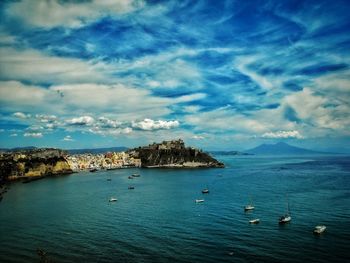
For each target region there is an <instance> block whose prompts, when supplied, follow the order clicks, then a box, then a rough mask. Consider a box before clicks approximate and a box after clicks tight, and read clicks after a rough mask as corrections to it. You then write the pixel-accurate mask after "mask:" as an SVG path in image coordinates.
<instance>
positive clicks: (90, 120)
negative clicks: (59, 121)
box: [66, 116, 95, 126]
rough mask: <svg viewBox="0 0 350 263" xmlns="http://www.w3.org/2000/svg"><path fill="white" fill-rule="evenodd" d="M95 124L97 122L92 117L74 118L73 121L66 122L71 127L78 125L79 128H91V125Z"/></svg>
mask: <svg viewBox="0 0 350 263" xmlns="http://www.w3.org/2000/svg"><path fill="white" fill-rule="evenodd" d="M94 122H95V120H94V118H92V117H91V116H81V117H77V118H73V119H70V120H67V121H66V123H67V124H69V125H78V126H79V125H81V126H84V125H86V126H89V125H92V124H93V123H94Z"/></svg>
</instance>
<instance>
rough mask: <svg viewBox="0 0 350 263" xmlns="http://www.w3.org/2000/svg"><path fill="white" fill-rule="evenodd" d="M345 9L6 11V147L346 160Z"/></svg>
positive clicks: (225, 4)
mask: <svg viewBox="0 0 350 263" xmlns="http://www.w3.org/2000/svg"><path fill="white" fill-rule="evenodd" d="M349 14H350V2H349V1H341V0H337V1H334V0H332V1H330V0H327V1H322V0H317V1H277V0H276V1H241V0H239V1H235V0H228V1H224V0H223V1H217V0H216V1H205V0H201V1H193V0H189V1H185V0H184V1H154V0H153V1H146V0H115V1H112V0H91V1H63V0H61V1H59V0H51V1H49V0H48V1H44V0H43V1H37V0H22V1H6V0H5V1H1V3H0V105H1V108H0V147H3V148H4V147H6V148H8V147H10V148H11V147H18V146H37V147H59V148H64V149H68V148H98V147H112V146H126V147H134V146H139V145H146V144H148V143H151V142H160V141H162V140H169V139H177V138H182V139H184V140H185V142H186V144H188V145H193V146H196V147H200V148H203V149H207V150H244V149H248V148H251V147H255V146H257V145H259V144H261V143H275V142H280V141H283V142H287V143H290V144H292V145H296V146H301V147H306V148H312V149H317V150H328V151H329V150H332V151H343V152H350V140H349V139H350V116H349V115H350V67H349V65H350V19H349Z"/></svg>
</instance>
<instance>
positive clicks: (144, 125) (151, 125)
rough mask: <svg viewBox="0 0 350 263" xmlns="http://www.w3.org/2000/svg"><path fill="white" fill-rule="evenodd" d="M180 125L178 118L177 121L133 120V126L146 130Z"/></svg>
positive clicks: (171, 127) (167, 128)
mask: <svg viewBox="0 0 350 263" xmlns="http://www.w3.org/2000/svg"><path fill="white" fill-rule="evenodd" d="M178 126H179V122H178V121H177V120H175V121H162V120H158V121H154V120H151V119H144V120H143V121H139V122H133V123H132V127H133V128H137V129H141V130H146V131H151V130H161V129H166V130H169V129H173V128H177V127H178Z"/></svg>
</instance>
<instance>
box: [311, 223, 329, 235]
mask: <svg viewBox="0 0 350 263" xmlns="http://www.w3.org/2000/svg"><path fill="white" fill-rule="evenodd" d="M326 228H327V227H326V226H323V225H320V226H315V229H314V234H316V235H320V234H322V233H323V232H324V231H325V230H326Z"/></svg>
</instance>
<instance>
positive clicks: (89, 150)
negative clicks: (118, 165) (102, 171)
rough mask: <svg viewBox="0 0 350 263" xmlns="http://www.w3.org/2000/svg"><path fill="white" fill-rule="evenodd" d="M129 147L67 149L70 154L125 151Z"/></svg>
mask: <svg viewBox="0 0 350 263" xmlns="http://www.w3.org/2000/svg"><path fill="white" fill-rule="evenodd" d="M128 149H129V148H127V147H124V146H121V147H110V148H96V149H70V150H66V151H67V152H68V153H69V154H83V153H93V154H97V153H106V152H124V151H126V150H128Z"/></svg>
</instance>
